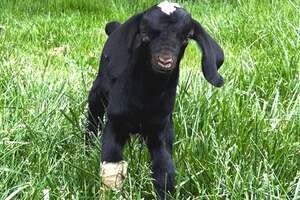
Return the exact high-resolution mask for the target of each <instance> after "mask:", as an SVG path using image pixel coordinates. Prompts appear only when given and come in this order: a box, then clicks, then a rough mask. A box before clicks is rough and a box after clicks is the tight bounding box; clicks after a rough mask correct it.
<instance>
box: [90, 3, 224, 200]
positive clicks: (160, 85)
mask: <svg viewBox="0 0 300 200" xmlns="http://www.w3.org/2000/svg"><path fill="white" fill-rule="evenodd" d="M105 30H106V33H107V34H108V35H109V37H108V39H107V41H106V43H105V45H104V49H103V52H102V56H101V60H100V69H99V73H98V75H97V77H96V79H95V81H94V83H93V87H92V89H91V91H90V94H89V97H88V104H89V105H88V106H89V107H88V108H89V112H88V127H87V129H88V130H87V134H86V136H87V137H86V138H87V140H88V141H89V140H91V137H92V135H97V133H98V132H99V130H102V124H103V123H102V120H103V115H104V113H105V112H106V114H107V122H106V123H105V127H104V129H103V137H102V153H101V161H107V162H119V161H120V160H122V159H123V158H122V148H123V146H124V144H125V143H126V141H127V140H128V139H129V137H130V133H139V134H141V135H142V137H143V138H144V140H145V141H146V144H147V147H148V149H149V152H150V155H151V160H152V172H153V178H154V185H155V187H156V189H157V192H158V194H159V196H160V198H161V199H164V198H165V194H166V193H165V192H172V191H174V175H175V168H174V165H173V161H172V145H173V137H174V131H173V125H172V111H173V108H174V103H175V95H176V86H177V83H178V78H179V64H180V60H181V58H182V56H183V54H184V50H185V48H186V46H187V41H188V39H189V38H191V39H194V40H195V41H196V42H197V43H198V44H199V46H200V47H201V49H202V52H203V59H202V68H203V73H204V76H205V78H206V79H207V80H208V81H209V82H210V83H211V84H212V85H214V86H217V87H220V86H222V85H223V78H222V77H221V76H220V75H219V74H218V69H219V68H220V66H221V65H222V64H223V60H224V55H223V51H222V49H221V48H220V46H219V45H218V44H217V43H216V42H215V41H214V40H213V39H212V38H211V37H210V36H209V35H208V33H207V32H206V31H205V30H204V29H203V28H202V27H201V25H200V24H199V23H198V22H197V21H195V20H194V19H192V17H191V16H190V14H189V13H187V12H186V11H185V10H184V9H182V8H178V9H177V10H176V11H175V12H174V13H172V14H171V15H167V14H165V13H163V12H161V10H160V8H158V7H157V6H154V7H152V8H150V9H148V10H146V11H145V12H142V13H139V14H137V15H135V16H133V17H131V18H130V19H129V20H128V21H126V22H125V23H124V24H120V23H118V22H111V23H108V24H107V26H106V28H105Z"/></svg>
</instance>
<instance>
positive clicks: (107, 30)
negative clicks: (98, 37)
mask: <svg viewBox="0 0 300 200" xmlns="http://www.w3.org/2000/svg"><path fill="white" fill-rule="evenodd" d="M120 26H121V23H119V22H117V21H112V22H108V23H107V24H106V26H105V33H106V34H107V35H110V34H111V33H112V32H113V31H115V30H116V29H117V28H119V27H120Z"/></svg>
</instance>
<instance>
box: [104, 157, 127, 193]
mask: <svg viewBox="0 0 300 200" xmlns="http://www.w3.org/2000/svg"><path fill="white" fill-rule="evenodd" d="M127 167H128V164H127V162H126V161H124V160H123V161H120V162H117V163H114V162H106V161H104V162H103V163H102V167H101V172H100V176H101V177H102V182H103V184H104V185H105V188H106V189H109V188H110V189H116V190H119V189H120V188H121V187H122V184H123V181H124V179H125V177H126V173H127Z"/></svg>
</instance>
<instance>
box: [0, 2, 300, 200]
mask: <svg viewBox="0 0 300 200" xmlns="http://www.w3.org/2000/svg"><path fill="white" fill-rule="evenodd" d="M155 2H156V1H154V0H140V1H133V0H132V1H128V2H126V3H125V1H121V0H114V1H109V0H86V1H84V0H77V1H76V0H53V1H50V0H48V1H46V0H45V1H37V0H23V1H21V0H1V1H0V27H1V28H0V95H1V96H0V199H5V198H7V199H10V198H15V199H41V198H42V197H43V190H44V189H50V199H120V198H121V196H123V197H124V198H125V199H154V198H155V194H154V192H153V185H152V183H151V175H150V171H149V166H150V164H149V162H148V159H149V157H148V153H147V149H146V148H145V145H141V144H140V140H139V138H132V140H131V142H130V143H129V144H128V145H127V146H126V149H125V157H126V160H127V161H128V162H129V166H130V167H129V173H128V177H127V179H126V182H125V184H124V187H123V190H122V191H120V192H112V191H110V192H107V193H104V188H103V185H102V183H101V178H100V176H99V170H100V168H99V166H100V161H99V151H100V148H99V145H97V146H96V147H95V148H94V149H92V150H91V152H90V153H88V154H86V152H85V147H84V137H83V134H84V124H85V112H86V99H87V94H88V91H89V89H90V87H91V83H92V81H93V79H94V77H95V75H96V73H97V70H98V60H99V55H100V53H101V49H102V46H103V43H104V41H105V40H106V35H105V33H104V26H105V24H106V23H107V22H108V21H110V20H119V21H124V20H126V19H127V18H128V17H129V16H131V15H132V14H134V13H136V12H138V11H142V10H144V9H145V8H148V7H149V6H151V5H153V4H155ZM181 4H182V5H183V6H184V7H185V8H186V9H187V10H189V11H190V12H191V13H192V16H193V17H194V18H195V19H197V20H199V21H200V22H201V23H202V25H203V26H204V27H206V29H207V30H208V32H210V33H211V35H213V36H214V38H215V39H216V40H217V41H219V43H220V45H221V46H222V47H223V48H224V51H225V55H226V61H225V64H224V65H223V67H222V68H221V74H222V75H223V77H224V78H225V81H226V82H225V85H224V87H222V88H220V89H217V88H214V87H212V86H211V85H209V84H208V83H207V82H206V81H205V80H204V78H203V75H202V72H201V70H200V69H201V68H200V58H201V53H200V51H199V50H198V49H197V46H196V45H195V43H194V42H191V44H190V45H189V47H188V49H187V51H186V54H185V57H184V59H183V62H182V65H181V77H180V84H179V86H178V95H177V100H176V108H175V111H174V124H175V130H176V143H175V147H174V161H175V164H176V174H177V178H176V182H177V186H176V193H175V194H174V196H173V197H174V199H185V200H186V199H293V200H296V199H298V200H299V199H300V53H299V52H300V18H299V16H300V2H299V1H298V0H295V1H294V0H276V1H275V0H274V1H272V0H269V1H267V0H262V1H259V0H257V1H254V0H249V1H246V0H223V1H214V0H202V1H200V0H199V1H197V0H196V1H182V2H181Z"/></svg>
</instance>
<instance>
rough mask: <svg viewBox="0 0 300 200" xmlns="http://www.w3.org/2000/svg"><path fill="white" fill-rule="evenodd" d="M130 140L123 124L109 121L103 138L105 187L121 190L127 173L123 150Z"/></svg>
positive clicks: (102, 156) (102, 173)
mask: <svg viewBox="0 0 300 200" xmlns="http://www.w3.org/2000/svg"><path fill="white" fill-rule="evenodd" d="M128 138H129V131H128V129H127V128H126V126H124V125H123V124H122V123H119V122H116V121H113V120H108V122H107V123H106V126H105V129H104V134H103V138H102V151H101V161H102V167H101V176H102V180H103V183H104V185H106V186H107V187H111V188H120V187H121V186H122V182H123V179H124V178H125V175H126V171H127V163H126V162H125V161H122V160H123V155H122V150H123V147H124V145H125V143H126V141H127V139H128Z"/></svg>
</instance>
